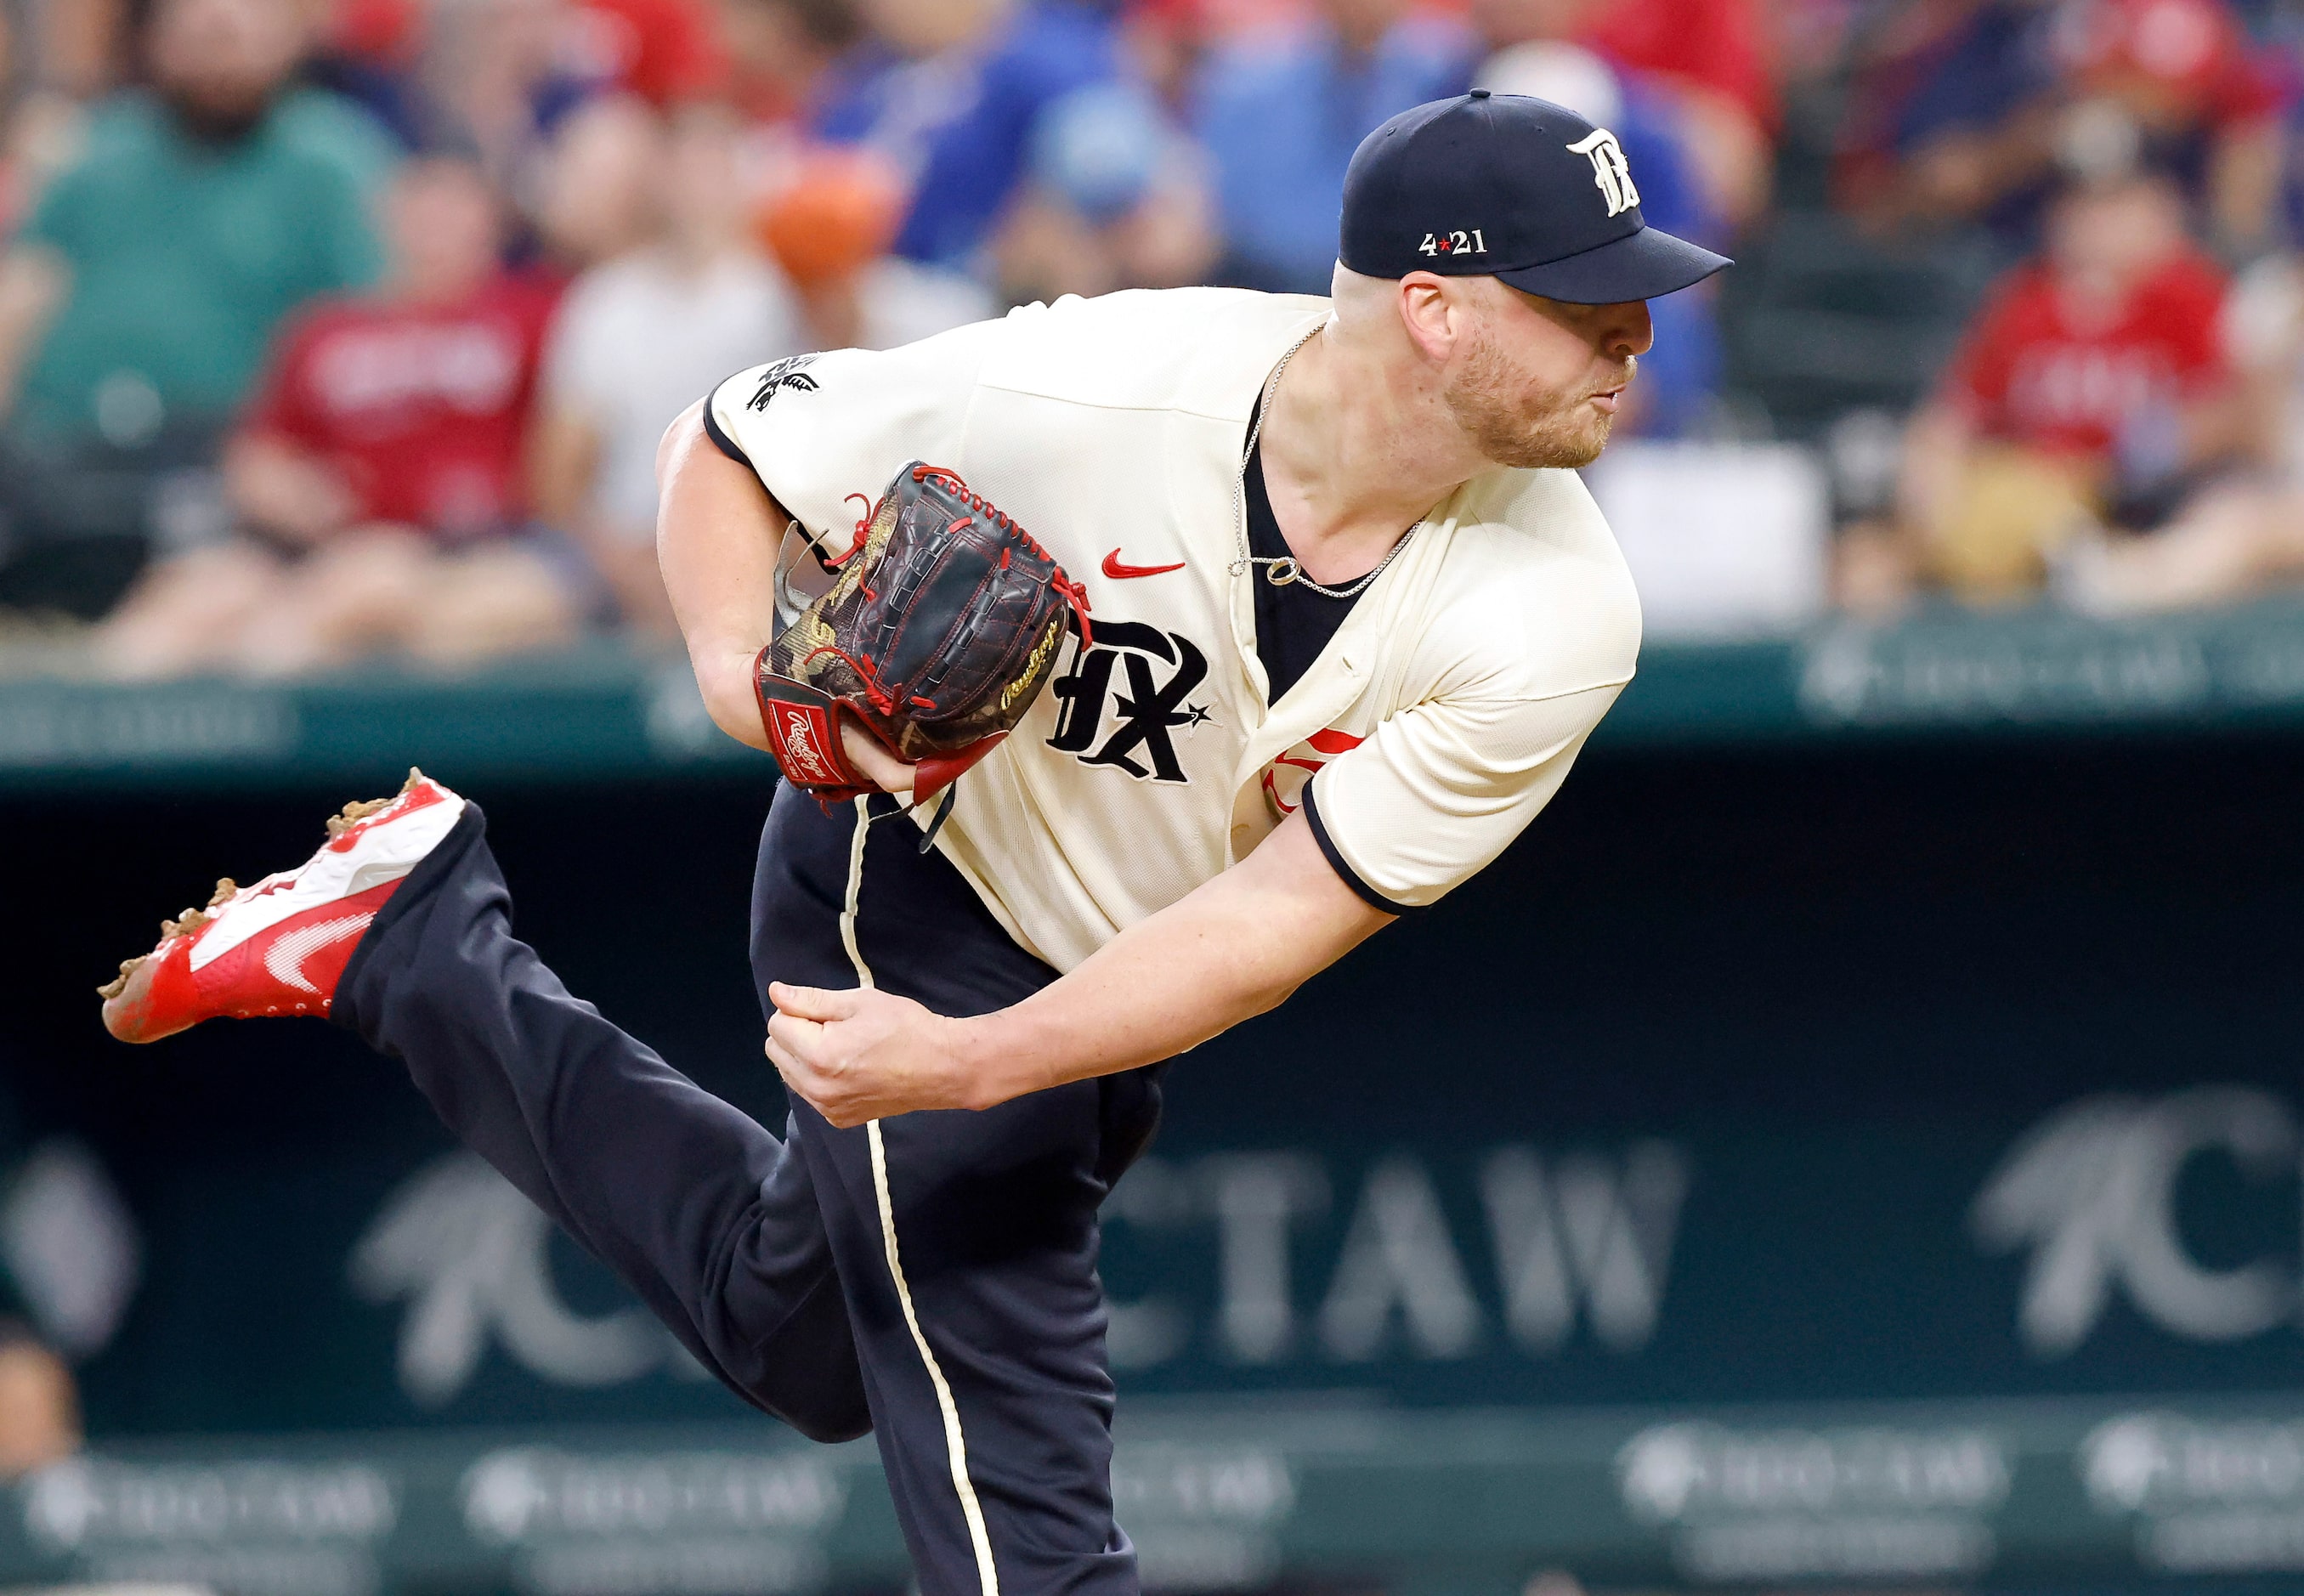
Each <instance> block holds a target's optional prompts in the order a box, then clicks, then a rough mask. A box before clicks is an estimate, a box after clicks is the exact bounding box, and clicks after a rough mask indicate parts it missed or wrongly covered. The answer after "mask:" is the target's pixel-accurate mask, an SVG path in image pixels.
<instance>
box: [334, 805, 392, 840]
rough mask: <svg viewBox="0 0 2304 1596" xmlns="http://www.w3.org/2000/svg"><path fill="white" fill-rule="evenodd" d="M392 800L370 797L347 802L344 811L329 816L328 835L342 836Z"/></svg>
mask: <svg viewBox="0 0 2304 1596" xmlns="http://www.w3.org/2000/svg"><path fill="white" fill-rule="evenodd" d="M390 802H392V800H391V799H389V798H370V799H368V801H367V802H364V803H347V804H345V805H344V812H343V813H342V814H340V815H331V816H329V817H328V835H329V836H332V837H335V836H343V834H344V833H345V832H347V831H350V830H351V829H352V828H353V827H354V826H357V825H358V824H360V822H361V821H362V820H365V819H368V816H370V815H372V814H374V813H376V812H377V811H378V810H380V809H382V808H384V806H385V805H386V804H388V803H390Z"/></svg>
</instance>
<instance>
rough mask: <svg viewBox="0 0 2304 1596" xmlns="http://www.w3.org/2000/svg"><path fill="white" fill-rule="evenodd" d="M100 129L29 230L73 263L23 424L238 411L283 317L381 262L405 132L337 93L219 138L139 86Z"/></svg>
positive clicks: (84, 429) (29, 238) (65, 426)
mask: <svg viewBox="0 0 2304 1596" xmlns="http://www.w3.org/2000/svg"><path fill="white" fill-rule="evenodd" d="M86 136H87V144H86V148H85V150H84V151H83V153H82V154H81V156H80V159H79V160H78V161H77V162H75V163H74V164H73V165H72V166H70V167H68V168H66V169H65V170H64V172H63V173H61V174H59V175H58V176H57V177H56V179H55V182H54V183H52V184H50V186H49V188H48V190H47V193H46V194H44V195H43V196H42V197H41V200H40V202H39V205H38V208H37V210H36V211H35V212H34V214H33V216H32V218H31V220H30V224H29V225H28V226H27V227H26V228H25V230H24V233H23V235H22V237H23V240H24V242H30V243H33V244H39V245H45V246H47V248H49V249H52V250H55V251H56V252H57V253H58V254H59V255H60V256H61V257H62V258H63V259H64V264H65V265H66V267H68V268H69V270H70V273H71V288H70V291H69V294H68V297H67V298H66V300H65V301H64V305H63V307H62V309H61V310H60V311H59V312H58V314H57V316H56V318H55V320H54V321H53V322H52V323H51V325H50V327H49V328H48V331H47V336H46V337H45V338H44V339H43V340H42V342H41V344H40V347H39V350H38V353H37V354H36V355H35V356H34V357H33V359H32V360H31V361H30V363H29V365H28V366H27V368H26V369H25V372H24V377H23V382H22V386H21V393H20V395H19V399H18V403H17V409H16V414H15V422H16V425H18V426H19V427H21V428H23V429H27V430H28V431H30V432H33V433H36V434H38V435H41V436H46V437H51V438H70V437H86V436H89V435H91V434H98V433H101V434H104V435H106V436H109V437H112V438H113V440H114V442H132V441H139V440H138V439H137V438H136V437H133V436H132V435H134V434H137V433H144V434H148V433H149V432H150V431H151V430H153V429H155V428H157V426H158V425H160V424H162V423H164V422H166V421H173V420H219V419H222V418H224V417H225V416H228V415H229V414H230V413H231V412H233V410H234V409H236V408H237V407H238V406H239V404H240V403H241V401H242V400H243V398H245V397H246V395H248V393H249V391H250V387H251V386H253V384H254V381H255V379H256V377H257V374H258V371H259V370H260V369H262V366H263V362H264V356H265V350H266V347H267V344H269V343H270V341H271V337H272V335H273V332H274V330H275V328H276V327H278V326H279V325H280V322H281V320H282V318H284V317H285V316H286V315H287V314H288V313H289V312H290V311H291V310H294V309H295V308H296V307H297V306H298V305H300V304H301V303H303V302H304V301H306V300H308V299H309V298H311V297H312V296H313V295H315V294H321V293H343V292H344V291H346V290H349V289H355V288H360V287H364V286H366V285H368V284H370V283H372V282H374V281H375V279H376V277H377V273H378V271H379V269H380V268H381V265H382V261H381V258H380V254H379V250H378V248H377V237H376V232H375V228H374V225H373V224H372V220H371V216H370V201H371V199H372V197H373V194H374V191H375V190H376V188H377V185H378V183H380V182H381V180H382V179H383V177H384V175H385V173H386V172H387V171H388V170H389V169H390V166H391V164H392V160H393V149H392V145H391V143H390V140H388V138H387V137H386V136H385V133H384V132H383V131H382V130H381V129H380V128H378V127H377V126H376V125H375V124H374V123H373V122H372V121H371V120H370V119H369V118H368V115H367V114H366V113H364V112H362V111H361V110H360V109H359V108H358V107H357V106H352V105H350V104H349V103H347V102H345V101H343V100H342V99H339V98H336V97H335V96H333V95H327V94H323V93H319V92H317V91H313V90H298V91H296V92H293V93H291V94H289V95H287V96H285V97H284V98H282V99H281V100H280V101H279V102H278V103H277V104H276V105H275V106H273V108H272V110H271V111H270V112H269V113H268V114H267V115H266V117H265V119H264V121H263V122H262V123H259V124H258V127H257V128H256V129H255V131H254V132H251V133H250V134H249V135H248V136H247V137H246V138H245V139H242V140H238V141H236V142H233V143H230V144H211V143H207V142H203V141H202V140H199V139H196V138H193V137H191V135H189V134H188V133H186V132H184V131H183V130H182V127H181V126H180V125H179V124H178V123H176V121H175V119H174V117H173V116H171V115H169V114H168V112H167V110H166V109H165V107H164V106H162V105H161V104H160V103H159V102H158V101H157V100H155V99H153V98H151V97H150V96H148V95H143V94H128V95H123V96H120V97H118V98H115V99H114V100H112V101H111V102H109V103H108V104H106V105H105V106H102V107H100V108H98V109H97V111H96V112H95V113H94V114H93V115H92V116H91V117H90V119H89V126H88V130H87V135H86ZM123 395H124V397H123ZM155 396H157V400H158V402H159V403H158V404H157V406H155V405H154V404H153V403H152V399H153V398H154V397H155ZM123 433H124V434H128V435H131V436H125V437H123Z"/></svg>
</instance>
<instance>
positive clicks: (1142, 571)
mask: <svg viewBox="0 0 2304 1596" xmlns="http://www.w3.org/2000/svg"><path fill="white" fill-rule="evenodd" d="M1183 568H1184V562H1183V561H1182V560H1178V561H1177V562H1176V563H1175V564H1174V565H1122V564H1121V563H1120V550H1118V549H1116V548H1115V549H1114V550H1113V551H1112V552H1111V553H1110V554H1108V555H1106V556H1104V573H1105V575H1106V576H1109V577H1111V578H1112V579H1113V580H1114V582H1126V581H1127V580H1128V579H1129V578H1130V577H1131V576H1160V575H1164V574H1165V573H1168V572H1170V571H1182V569H1183Z"/></svg>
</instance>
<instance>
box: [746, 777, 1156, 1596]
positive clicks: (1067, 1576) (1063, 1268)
mask: <svg viewBox="0 0 2304 1596" xmlns="http://www.w3.org/2000/svg"><path fill="white" fill-rule="evenodd" d="M880 810H881V812H883V813H885V805H883V806H880ZM855 824H856V820H855V813H854V811H853V809H852V807H849V808H843V809H842V810H840V811H837V812H835V813H834V815H832V816H830V817H826V816H824V815H823V814H821V812H820V811H817V808H816V806H815V805H814V804H812V803H806V802H805V801H804V800H801V799H800V798H799V797H798V795H796V794H794V795H790V796H786V795H779V797H778V800H777V803H776V808H775V813H774V814H773V815H772V817H771V821H770V832H769V838H768V845H767V846H765V847H764V848H763V851H762V877H761V881H762V891H761V893H760V894H759V896H758V898H757V899H756V916H757V918H756V922H755V929H756V935H758V936H759V938H760V947H759V949H758V950H756V961H755V962H756V968H757V970H758V973H759V975H760V976H761V978H762V980H763V981H764V982H765V981H767V979H771V978H774V979H781V980H785V981H801V982H804V983H806V984H810V985H818V986H834V987H847V986H853V985H855V984H856V983H857V981H858V979H859V977H858V972H857V971H856V969H855V966H854V965H853V964H850V963H849V962H848V959H847V955H846V952H845V948H844V946H843V944H841V943H840V942H838V941H836V940H829V939H827V938H825V937H823V936H821V935H817V934H809V935H800V934H797V932H798V926H799V925H800V923H801V922H805V923H807V924H809V925H811V926H812V925H817V924H819V923H822V924H829V925H832V926H834V927H835V928H836V925H837V917H838V914H839V913H840V910H841V908H842V906H843V904H844V902H845V901H846V897H847V887H848V876H849V865H850V861H851V849H850V844H851V841H852V839H853V837H854V828H855ZM918 838H919V833H918V831H917V829H916V828H914V827H912V826H911V824H910V823H909V822H907V821H904V820H902V819H896V818H894V817H888V818H884V819H876V820H875V821H874V822H873V823H872V826H871V828H870V830H869V833H868V839H867V842H866V845H865V848H864V854H863V870H862V878H861V883H860V893H859V901H860V905H861V907H860V911H859V913H858V918H857V923H856V926H855V931H856V940H857V946H858V947H859V949H860V953H861V955H862V957H863V959H864V961H865V962H866V964H867V967H868V969H869V971H870V972H871V975H872V979H873V981H874V983H875V984H876V985H878V986H880V987H883V988H885V989H887V990H889V991H892V992H896V993H899V994H901V995H902V996H905V997H912V998H914V999H916V1000H918V1001H919V1002H921V1003H924V1004H926V1005H928V1006H929V1007H930V1008H933V1009H935V1010H936V1012H938V1013H940V1014H955V1015H957V1014H981V1013H985V1012H987V1011H988V1010H991V1009H995V1008H1000V1007H1004V1006H1007V1005H1009V1004H1012V1003H1017V1002H1021V1000H1022V999H1024V998H1025V997H1029V996H1030V995H1031V994H1032V993H1033V992H1035V991H1038V989H1040V988H1041V987H1043V986H1045V985H1046V984H1047V982H1049V981H1053V980H1055V971H1054V970H1052V969H1050V968H1049V967H1048V966H1047V965H1046V964H1042V963H1040V962H1039V961H1038V959H1035V958H1033V957H1032V956H1031V955H1029V954H1027V953H1026V952H1024V951H1023V949H1021V947H1018V946H1017V945H1016V944H1015V943H1014V942H1013V941H1012V939H1010V938H1009V937H1008V936H1007V934H1006V933H1005V932H1004V930H1002V929H1001V928H1000V926H999V923H998V922H997V921H995V919H994V918H993V917H992V915H991V913H990V911H989V910H987V908H986V907H985V906H984V904H982V903H981V902H980V901H979V900H978V898H977V896H976V895H975V893H974V891H973V889H972V888H970V887H969V886H968V884H967V882H966V881H965V880H964V879H961V876H960V875H959V873H958V871H957V870H955V869H954V868H953V866H952V864H951V863H950V862H948V861H946V860H944V858H942V857H941V856H940V855H936V854H930V855H928V856H927V857H925V858H924V857H922V856H920V855H919V852H918ZM788 922H789V923H788ZM763 933H765V934H763ZM790 947H813V948H817V949H819V950H821V949H824V948H826V947H829V948H834V949H837V950H839V951H838V952H837V955H836V956H837V957H838V959H839V960H840V962H841V964H842V965H843V966H844V968H829V967H827V963H826V960H827V955H825V954H823V953H821V952H819V953H818V955H817V959H816V962H815V964H814V966H813V967H812V968H809V969H808V970H806V971H794V970H792V966H791V965H790V964H788V963H786V962H785V961H784V960H783V959H781V958H779V957H776V956H774V955H773V954H771V955H769V956H759V955H760V953H761V952H762V951H765V950H782V949H785V948H790ZM788 971H791V972H790V973H788ZM1155 1080H1156V1074H1154V1073H1153V1072H1139V1073H1138V1074H1135V1075H1131V1076H1130V1077H1127V1078H1126V1084H1125V1085H1124V1086H1123V1087H1122V1088H1121V1089H1120V1090H1118V1091H1115V1090H1114V1088H1113V1086H1112V1085H1111V1084H1110V1083H1105V1082H1081V1083H1080V1084H1078V1085H1075V1086H1069V1087H1064V1088H1061V1089H1059V1090H1057V1091H1046V1092H1038V1093H1035V1094H1033V1095H1031V1096H1029V1097H1026V1098H1021V1099H1017V1100H1016V1101H1013V1102H1011V1103H1006V1104H1004V1105H1002V1106H1001V1107H999V1108H995V1109H991V1110H989V1111H987V1112H986V1113H981V1114H968V1113H939V1114H911V1115H905V1116H901V1117H899V1118H895V1119H891V1120H885V1121H882V1122H881V1123H880V1124H878V1125H875V1126H868V1127H864V1128H860V1129H855V1130H848V1131H837V1130H834V1129H833V1128H832V1127H831V1126H830V1125H828V1124H826V1122H825V1120H824V1119H823V1118H822V1117H821V1116H818V1115H817V1114H816V1113H815V1112H814V1111H813V1110H812V1109H810V1108H807V1107H806V1106H805V1105H801V1106H800V1107H799V1108H797V1109H796V1111H795V1114H794V1123H795V1138H794V1140H795V1144H796V1145H797V1146H798V1147H799V1148H800V1150H801V1151H802V1152H803V1153H804V1154H805V1155H806V1157H807V1159H808V1161H809V1167H810V1170H811V1172H812V1176H813V1178H814V1181H815V1184H816V1192H817V1202H818V1204H819V1206H820V1207H821V1209H822V1210H823V1213H824V1216H825V1224H826V1230H827V1231H828V1233H829V1235H830V1236H831V1241H832V1246H833V1251H834V1256H835V1257H836V1258H837V1259H838V1261H839V1268H840V1277H841V1282H842V1285H843V1289H844V1290H845V1292H846V1295H847V1298H848V1304H849V1312H850V1317H851V1324H852V1326H853V1329H854V1333H855V1337H856V1342H857V1348H858V1352H859V1354H860V1360H861V1362H862V1365H863V1371H864V1382H865V1388H866V1392H867V1394H868V1396H869V1398H870V1401H871V1405H872V1413H873V1427H874V1430H875V1432H876V1435H877V1439H878V1442H879V1447H880V1454H881V1458H882V1461H883V1464H884V1465H885V1468H886V1471H887V1474H888V1483H889V1488H890V1490H891V1493H892V1494H893V1496H894V1499H895V1503H896V1508H897V1515H898V1517H899V1519H900V1520H901V1521H902V1525H903V1529H904V1535H905V1539H906V1542H907V1544H908V1545H909V1547H910V1548H911V1553H912V1558H913V1563H914V1566H915V1568H916V1569H917V1571H918V1574H919V1582H920V1589H921V1591H922V1592H923V1596H990V1593H991V1592H1002V1593H1003V1596H1026V1593H1027V1592H1113V1593H1114V1596H1118V1593H1121V1592H1134V1591H1135V1590H1136V1588H1137V1577H1136V1566H1135V1556H1134V1553H1133V1551H1132V1550H1131V1548H1130V1547H1129V1545H1128V1541H1127V1539H1126V1537H1125V1536H1124V1535H1122V1533H1121V1532H1120V1530H1119V1528H1118V1527H1117V1525H1116V1524H1114V1517H1113V1508H1112V1490H1111V1457H1112V1437H1111V1422H1112V1405H1113V1388H1112V1380H1111V1376H1110V1374H1109V1372H1108V1371H1107V1369H1106V1365H1105V1348H1104V1333H1105V1303H1104V1295H1103V1289H1102V1286H1101V1285H1100V1284H1099V1283H1098V1281H1097V1275H1096V1250H1097V1219H1096V1210H1097V1205H1098V1203H1100V1202H1101V1201H1102V1200H1103V1198H1104V1195H1105V1192H1106V1190H1107V1189H1108V1187H1109V1184H1110V1182H1111V1181H1112V1180H1113V1179H1114V1178H1115V1177H1116V1176H1117V1175H1118V1173H1119V1169H1120V1168H1121V1167H1124V1166H1125V1164H1126V1162H1127V1161H1128V1160H1129V1159H1131V1158H1132V1157H1133V1156H1134V1155H1135V1153H1136V1152H1137V1151H1138V1150H1139V1149H1140V1148H1141V1146H1142V1145H1143V1142H1144V1140H1145V1137H1146V1136H1147V1135H1148V1133H1149V1127H1150V1124H1151V1120H1152V1118H1153V1117H1154V1116H1156V1112H1157V1091H1156V1085H1155V1084H1154V1082H1155ZM1115 1108H1116V1110H1117V1111H1115Z"/></svg>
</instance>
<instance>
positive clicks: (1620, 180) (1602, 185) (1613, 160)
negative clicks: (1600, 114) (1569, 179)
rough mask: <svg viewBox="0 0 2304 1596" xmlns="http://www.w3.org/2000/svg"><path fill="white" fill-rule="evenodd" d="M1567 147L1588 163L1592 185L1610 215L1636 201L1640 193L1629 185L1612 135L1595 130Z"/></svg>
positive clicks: (1627, 171) (1620, 149) (1621, 153)
mask: <svg viewBox="0 0 2304 1596" xmlns="http://www.w3.org/2000/svg"><path fill="white" fill-rule="evenodd" d="M1568 148H1569V149H1571V150H1573V151H1575V152H1576V153H1577V154H1578V155H1580V156H1583V157H1586V158H1588V160H1590V161H1591V163H1592V186H1593V187H1594V188H1597V189H1598V190H1599V191H1600V197H1601V198H1602V199H1604V200H1606V201H1607V202H1608V214H1609V215H1610V216H1616V215H1618V214H1620V213H1621V212H1623V211H1627V210H1630V209H1631V208H1632V207H1633V206H1635V205H1638V204H1639V202H1640V191H1639V189H1638V188H1636V187H1634V186H1633V183H1632V169H1631V166H1629V165H1627V164H1626V162H1625V160H1624V147H1623V146H1622V145H1621V144H1619V143H1617V142H1616V135H1615V134H1614V133H1612V132H1609V131H1608V130H1607V129H1606V128H1595V129H1594V130H1593V131H1592V132H1588V133H1587V134H1585V135H1584V136H1583V137H1582V138H1580V139H1579V140H1576V142H1575V143H1573V144H1571V145H1570V146H1569V147H1568Z"/></svg>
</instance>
